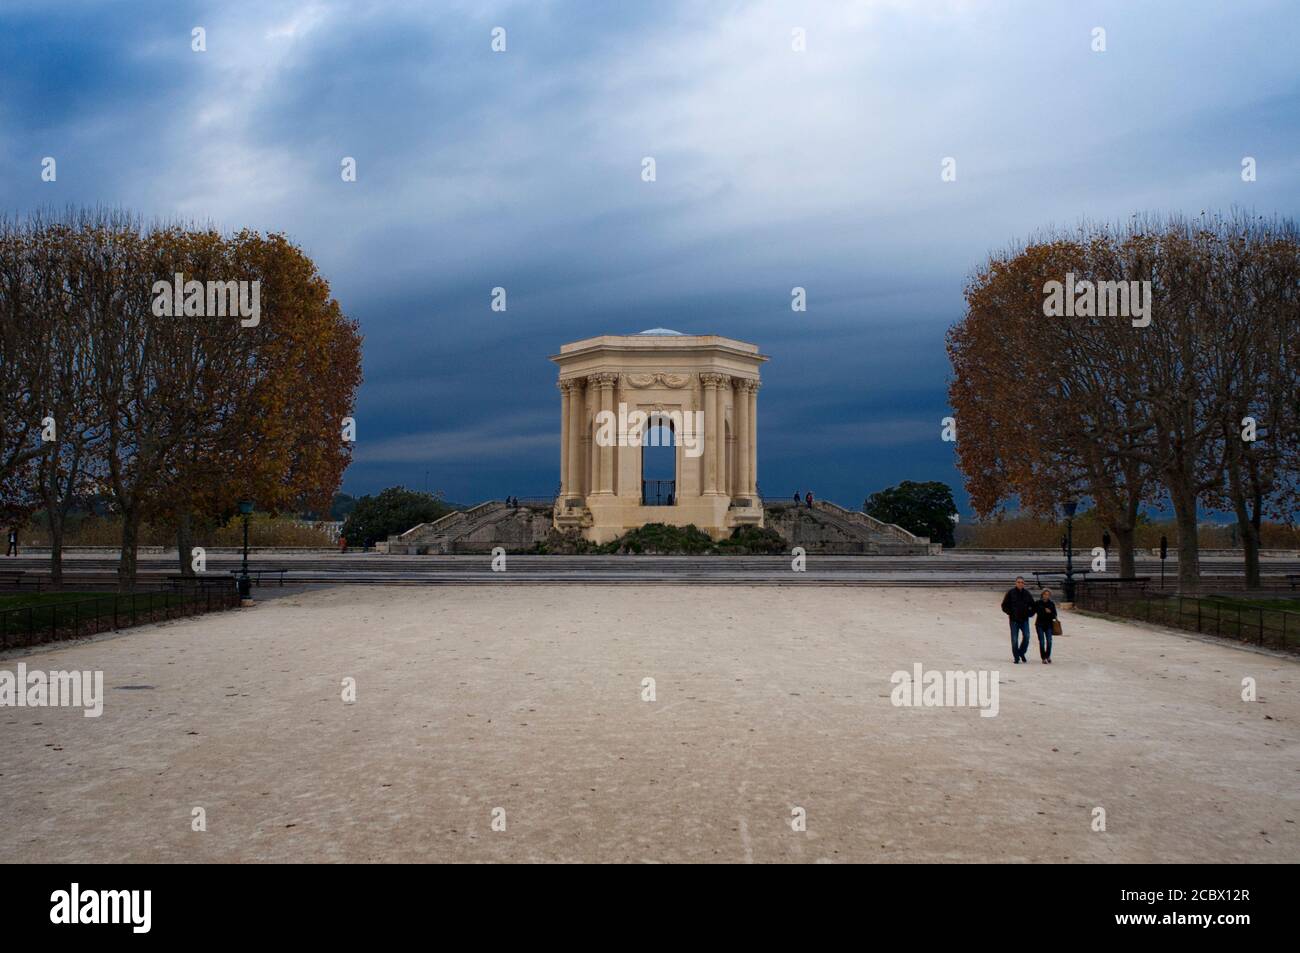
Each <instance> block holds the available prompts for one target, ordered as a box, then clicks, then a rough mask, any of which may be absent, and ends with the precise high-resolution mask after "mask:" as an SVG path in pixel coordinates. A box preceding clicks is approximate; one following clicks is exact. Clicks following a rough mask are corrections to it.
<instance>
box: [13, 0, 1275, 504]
mask: <svg viewBox="0 0 1300 953" xmlns="http://www.w3.org/2000/svg"><path fill="white" fill-rule="evenodd" d="M498 26H499V27H503V28H504V29H505V31H506V51H505V52H503V53H495V52H493V51H492V48H491V42H492V37H491V31H492V30H493V28H494V27H498ZM195 27H202V28H203V29H204V30H205V31H206V45H207V50H206V52H195V51H193V50H192V49H191V46H192V30H193V29H194V28H195ZM796 27H801V28H803V29H804V30H805V31H806V38H807V39H806V51H805V52H796V51H794V50H793V49H792V30H793V29H794V28H796ZM1095 27H1102V28H1104V29H1105V31H1106V32H1105V44H1106V50H1105V52H1093V50H1092V45H1093V42H1094V41H1093V29H1094V28H1095ZM1297 50H1300V8H1298V7H1297V5H1296V3H1295V2H1294V0H1278V2H1266V0H1261V2H1249V0H1233V2H1231V3H1228V2H1223V3H1212V2H1197V0H1170V2H1135V0H1123V2H1114V3H1085V2H1076V0H1068V2H1067V0H1060V2H1051V0H1026V2H1023V3H997V2H992V0H988V2H957V0H953V2H944V0H925V2H923V0H915V2H906V0H877V2H861V3H849V2H828V3H806V2H797V3H796V2H790V3H742V2H713V3H711V2H706V0H696V2H689V3H652V2H645V3H635V4H634V3H596V2H590V3H584V4H578V3H548V2H541V0H529V2H520V3H491V2H477V0H476V2H468V0H467V2H463V3H443V2H437V0H421V2H412V3H379V2H341V0H339V2H336V0H331V2H328V3H282V2H276V0H257V2H235V0H223V2H212V3H192V2H185V0H167V2H159V3H139V2H132V3H78V2H72V0H60V2H58V3H52V2H49V0H42V2H40V3H25V2H21V0H4V2H3V3H2V4H0V208H3V209H5V210H7V211H9V212H23V211H27V210H31V209H33V208H37V207H41V206H47V205H54V206H64V205H68V204H74V205H81V204H91V205H95V204H105V205H111V206H121V207H125V208H129V209H132V210H135V211H138V212H140V213H142V214H144V215H146V216H161V217H177V216H179V217H184V218H193V219H199V220H203V221H211V222H213V223H215V224H217V225H219V226H221V227H223V228H229V229H235V228H239V227H244V226H248V227H254V228H258V229H262V230H277V231H284V232H286V233H287V234H288V235H289V236H290V237H291V238H292V239H293V240H295V241H296V242H297V243H299V244H300V245H301V246H302V247H303V248H304V249H305V250H306V251H307V253H308V254H309V255H311V256H312V258H313V259H314V260H315V261H316V262H317V264H318V266H319V267H320V269H321V271H322V273H323V274H324V275H325V276H326V277H327V278H328V279H329V281H330V282H331V285H332V288H333V291H334V294H335V295H336V297H337V298H338V299H339V301H340V302H341V303H342V306H343V309H344V310H345V312H346V313H348V314H349V315H350V316H352V317H353V318H355V319H357V320H358V321H359V322H360V324H361V329H362V332H363V334H364V336H365V351H364V353H365V378H366V381H365V384H364V385H363V386H362V389H361V391H360V395H359V399H358V407H357V420H358V442H357V448H356V454H355V458H354V463H353V465H352V467H351V469H349V471H348V473H347V475H346V477H345V480H344V489H345V490H347V491H349V492H353V493H363V492H373V491H376V490H379V489H382V488H383V487H384V486H388V485H391V484H394V483H404V484H406V485H408V486H412V487H415V488H423V487H424V486H425V481H426V473H427V474H428V476H427V480H428V487H429V489H431V490H443V491H444V492H445V493H446V495H447V497H448V498H449V499H451V500H454V501H459V502H475V501H477V500H480V499H484V498H487V497H491V496H503V495H505V494H507V493H513V494H516V495H519V496H532V495H546V494H550V493H553V492H554V491H555V488H556V486H557V484H558V480H559V473H558V470H559V417H560V409H559V407H560V398H559V392H558V391H557V390H556V388H555V385H554V379H555V375H556V372H555V367H554V365H553V364H551V363H550V362H549V361H548V360H547V356H548V355H550V354H554V353H556V352H557V351H558V350H559V347H560V345H561V344H562V343H565V342H567V341H572V340H576V339H579V338H583V337H588V336H591V335H595V334H605V333H614V334H620V333H632V332H636V331H640V330H643V329H645V328H650V327H656V326H665V327H669V328H675V329H677V330H680V331H683V332H687V333H712V334H722V335H727V336H729V337H735V338H740V339H742V340H745V341H752V342H754V343H756V344H758V345H759V346H760V348H761V349H762V351H763V352H764V353H765V354H767V355H768V356H769V357H770V358H771V361H770V363H768V364H767V365H765V367H764V369H763V379H764V387H763V390H762V392H761V394H760V396H759V448H760V454H759V482H760V484H761V487H762V490H763V492H764V493H765V494H766V495H769V496H787V495H788V494H789V493H790V492H792V491H793V490H794V489H795V488H799V489H801V490H807V489H812V490H813V491H814V492H815V493H817V494H818V495H820V496H821V497H824V498H828V499H833V500H836V501H838V502H841V503H844V504H846V505H852V506H855V507H856V506H857V505H860V504H861V502H862V500H863V498H864V497H865V496H866V494H867V493H869V492H871V491H873V490H876V489H880V488H882V487H884V486H887V485H891V484H893V483H896V482H898V481H899V480H903V479H916V480H922V479H939V480H944V481H946V482H949V483H950V484H952V485H953V486H954V487H959V480H958V478H957V474H956V471H955V470H954V469H953V466H952V445H951V444H947V443H943V442H942V441H941V440H940V419H941V418H942V417H943V416H945V414H946V413H947V406H946V399H945V388H946V382H947V376H948V362H947V358H946V355H945V353H944V347H943V340H944V332H945V330H946V329H947V328H948V327H949V325H951V324H952V323H953V322H954V321H956V320H957V319H958V318H959V317H960V316H961V313H962V288H963V285H964V283H965V281H966V279H967V277H968V276H969V274H970V272H971V271H972V269H974V268H975V267H976V266H978V264H979V263H980V262H981V261H982V260H983V259H984V258H985V257H986V256H987V255H988V254H989V252H990V251H992V250H996V249H1001V248H1004V247H1005V246H1006V245H1008V244H1009V243H1010V242H1011V241H1013V240H1015V239H1018V238H1024V237H1025V236H1027V235H1030V234H1032V233H1034V232H1035V231H1037V230H1039V229H1041V228H1043V227H1046V226H1051V225H1058V226H1069V225H1073V224H1076V223H1078V222H1079V220H1080V219H1082V218H1085V217H1086V218H1089V219H1103V220H1105V219H1111V220H1119V219H1124V218H1127V217H1128V216H1129V215H1130V214H1132V213H1133V212H1135V211H1183V212H1187V213H1192V214H1199V212H1200V211H1201V210H1202V209H1214V210H1228V209H1230V208H1231V207H1232V206H1233V205H1239V206H1242V207H1244V208H1248V209H1255V210H1257V211H1260V212H1264V213H1269V214H1272V213H1280V214H1283V215H1289V216H1293V217H1296V216H1297V206H1298V205H1300V99H1298V98H1297V87H1298V86H1300V67H1298V66H1297V64H1298V63H1300V55H1298V54H1297ZM46 156H52V157H54V158H55V159H56V161H57V180H56V181H54V182H42V181H41V160H42V159H43V158H44V157H46ZM344 156H352V157H355V159H356V162H357V181H355V182H344V181H343V180H342V178H341V176H340V162H341V160H342V159H343V157H344ZM645 156H652V157H654V159H655V160H656V164H657V181H655V182H644V181H642V178H641V170H642V159H643V157H645ZM1243 156H1253V157H1255V159H1256V160H1257V164H1258V166H1257V167H1258V180H1257V181H1255V182H1252V183H1245V182H1243V181H1242V180H1241V175H1240V169H1241V160H1242V157H1243ZM945 157H953V158H955V159H956V170H957V178H956V181H954V182H944V181H941V176H940V171H941V162H942V160H943V159H944V158H945ZM796 285H798V286H802V287H805V288H806V289H807V292H808V311H807V312H806V313H793V312H792V311H791V310H790V289H791V288H792V287H794V286H796ZM495 286H503V287H505V288H506V289H507V293H508V311H506V312H505V313H494V312H492V311H491V310H490V309H489V302H490V294H491V289H492V288H493V287H495ZM959 499H960V500H961V501H962V505H963V510H964V509H965V502H964V501H965V494H964V493H959Z"/></svg>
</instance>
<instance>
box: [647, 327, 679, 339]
mask: <svg viewBox="0 0 1300 953" xmlns="http://www.w3.org/2000/svg"><path fill="white" fill-rule="evenodd" d="M639 333H640V334H658V335H661V336H662V335H668V334H674V335H676V336H677V337H685V335H683V334H682V332H681V331H674V330H672V329H671V328H651V329H650V330H649V331H641V332H639Z"/></svg>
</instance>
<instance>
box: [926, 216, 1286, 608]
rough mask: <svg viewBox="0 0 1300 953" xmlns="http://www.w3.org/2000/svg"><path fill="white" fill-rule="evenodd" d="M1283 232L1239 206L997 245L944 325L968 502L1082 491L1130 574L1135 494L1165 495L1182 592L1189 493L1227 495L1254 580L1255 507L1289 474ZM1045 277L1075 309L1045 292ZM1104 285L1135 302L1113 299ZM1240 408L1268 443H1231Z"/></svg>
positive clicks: (1188, 548)
mask: <svg viewBox="0 0 1300 953" xmlns="http://www.w3.org/2000/svg"><path fill="white" fill-rule="evenodd" d="M1297 247H1298V246H1297V243H1296V240H1295V234H1294V230H1293V228H1292V226H1290V225H1289V224H1287V223H1281V224H1279V223H1261V222H1259V221H1251V220H1249V219H1245V218H1243V217H1240V216H1238V217H1234V218H1232V219H1228V220H1224V219H1206V220H1202V221H1197V222H1188V221H1185V220H1181V219H1176V218H1173V219H1167V220H1162V221H1156V220H1144V221H1139V220H1135V221H1134V222H1133V223H1131V224H1130V225H1129V226H1127V227H1126V228H1123V229H1105V228H1095V229H1081V230H1080V232H1079V233H1078V234H1073V235H1068V236H1065V235H1057V236H1047V237H1045V238H1043V239H1040V240H1038V241H1035V242H1032V243H1029V244H1027V245H1025V246H1024V247H1022V248H1017V249H1013V250H1012V251H1010V252H1008V253H1006V254H1003V255H997V256H994V257H993V258H992V259H991V260H990V261H989V263H988V264H987V265H986V266H985V267H984V268H982V269H981V270H980V272H979V273H978V274H977V275H976V276H975V277H974V278H973V279H972V281H971V283H970V285H969V287H968V289H967V314H966V317H965V318H964V320H963V321H962V322H961V323H959V324H958V325H957V326H956V327H954V328H953V329H952V330H951V332H950V334H949V354H950V357H951V358H952V363H953V371H954V377H953V381H952V384H951V386H950V389H949V393H950V398H951V400H952V402H953V407H954V409H955V410H956V411H957V417H958V433H959V440H958V467H959V469H961V471H962V473H963V475H964V476H965V478H966V481H967V486H968V489H969V490H970V492H971V496H972V500H973V502H974V503H975V506H976V509H977V512H980V513H987V512H991V511H992V510H994V509H996V508H997V507H999V506H1001V505H1003V504H1004V503H1005V502H1006V501H1007V500H1008V499H1011V498H1013V497H1017V498H1019V499H1020V501H1021V503H1022V505H1026V506H1027V508H1029V509H1031V510H1035V509H1036V510H1040V511H1043V510H1046V509H1048V508H1049V507H1050V501H1051V500H1053V499H1061V498H1063V497H1065V496H1074V495H1086V496H1088V497H1090V498H1091V499H1092V500H1093V503H1094V505H1095V506H1096V508H1097V509H1098V511H1099V515H1100V516H1101V517H1102V519H1103V521H1104V522H1105V523H1106V524H1107V525H1108V526H1110V527H1111V528H1112V530H1113V531H1114V532H1115V534H1116V537H1117V541H1118V543H1119V549H1120V562H1121V573H1122V574H1123V575H1131V574H1132V566H1133V559H1132V543H1131V541H1132V530H1133V528H1134V527H1135V526H1136V522H1137V517H1138V514H1139V513H1140V508H1141V506H1142V505H1144V504H1146V503H1149V502H1151V501H1152V500H1153V499H1154V498H1156V497H1158V496H1163V497H1166V498H1167V499H1168V500H1169V502H1170V503H1171V504H1172V507H1173V510H1174V515H1175V520H1176V523H1177V526H1178V541H1177V545H1178V555H1179V584H1180V586H1181V587H1184V588H1188V589H1191V588H1194V587H1195V586H1196V585H1197V583H1198V580H1199V565H1198V564H1199V550H1198V544H1197V524H1198V516H1199V510H1200V507H1201V506H1202V505H1203V504H1207V503H1208V504H1211V505H1213V504H1214V503H1215V502H1216V501H1218V500H1222V499H1225V498H1226V499H1229V500H1231V501H1232V504H1233V506H1234V509H1236V510H1237V513H1238V519H1239V521H1242V523H1243V525H1242V531H1243V537H1245V536H1246V535H1248V534H1251V533H1252V532H1253V537H1254V540H1255V541H1256V542H1255V546H1254V552H1255V554H1256V555H1255V557H1253V559H1254V563H1255V565H1256V571H1255V572H1254V573H1253V577H1254V579H1255V580H1257V579H1258V573H1257V541H1258V535H1259V521H1260V514H1261V512H1262V511H1263V508H1264V507H1265V506H1266V505H1267V504H1266V501H1270V500H1271V501H1274V503H1275V504H1276V507H1278V508H1281V507H1285V506H1286V502H1285V501H1286V499H1288V497H1287V493H1286V491H1285V488H1286V487H1287V486H1293V485H1294V473H1295V470H1294V454H1293V453H1290V452H1289V450H1290V449H1291V448H1293V447H1294V443H1295V441H1294V439H1292V438H1289V437H1288V434H1292V435H1293V434H1294V432H1295V431H1294V429H1293V425H1292V424H1291V423H1290V422H1289V421H1290V420H1291V416H1292V415H1289V414H1288V413H1287V412H1286V411H1287V408H1288V407H1291V406H1294V403H1295V399H1296V397H1295V395H1296V390H1295V378H1294V374H1295V371H1294V365H1293V364H1288V363H1287V362H1288V361H1290V360H1292V359H1293V356H1294V351H1295V348H1294V347H1293V346H1290V345H1289V344H1288V343H1287V342H1290V341H1292V340H1293V339H1294V338H1295V337H1296V331H1297V329H1298V327H1300V320H1298V319H1297V312H1296V307H1295V295H1296V282H1295V265H1294V262H1295V255H1296V249H1297ZM1053 283H1055V287H1056V288H1060V287H1062V286H1063V285H1068V286H1069V288H1070V291H1069V292H1067V293H1068V294H1070V295H1071V296H1073V295H1074V294H1075V293H1076V292H1077V293H1078V295H1079V297H1078V299H1077V304H1078V307H1077V308H1076V307H1074V306H1073V305H1074V304H1075V303H1076V302H1075V299H1074V298H1073V297H1071V308H1070V309H1069V313H1065V312H1062V311H1061V310H1060V309H1055V308H1052V307H1049V306H1048V303H1047V302H1048V296H1049V288H1052V286H1053ZM1103 288H1105V289H1107V290H1106V294H1107V296H1108V299H1109V300H1108V304H1109V305H1110V307H1107V308H1101V307H1098V306H1097V305H1098V302H1101V301H1102V300H1103V298H1102V290H1103ZM1147 289H1149V293H1148V292H1147ZM1120 292H1123V293H1124V296H1123V298H1121V297H1120ZM1089 295H1090V296H1091V298H1090V300H1089ZM1117 300H1119V301H1123V302H1124V303H1126V304H1129V305H1134V306H1133V307H1129V308H1124V309H1121V313H1116V310H1115V308H1114V304H1115V303H1116V301H1117ZM1140 312H1141V313H1140ZM1252 408H1255V409H1257V410H1258V412H1259V413H1260V414H1262V415H1263V417H1264V418H1266V419H1267V420H1268V421H1269V430H1268V436H1267V442H1266V443H1264V444H1260V445H1258V446H1256V447H1253V448H1243V447H1241V446H1240V445H1239V444H1240V443H1241V438H1240V434H1239V429H1240V427H1241V424H1242V418H1243V417H1244V416H1249V413H1248V411H1249V410H1250V409H1252ZM1225 474H1226V476H1225ZM1290 499H1291V500H1292V504H1293V502H1294V497H1293V496H1292V497H1290ZM1252 524H1253V530H1252V528H1251V527H1252ZM1251 564H1252V556H1251V550H1249V549H1248V550H1247V566H1248V574H1249V573H1250V572H1251V571H1250V566H1251Z"/></svg>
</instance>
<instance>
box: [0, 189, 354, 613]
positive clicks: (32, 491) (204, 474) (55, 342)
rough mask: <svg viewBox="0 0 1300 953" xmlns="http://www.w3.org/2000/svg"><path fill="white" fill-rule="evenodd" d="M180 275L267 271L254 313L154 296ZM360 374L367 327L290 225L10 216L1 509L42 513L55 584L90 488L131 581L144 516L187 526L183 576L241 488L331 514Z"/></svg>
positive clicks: (1, 274)
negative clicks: (163, 302) (199, 525)
mask: <svg viewBox="0 0 1300 953" xmlns="http://www.w3.org/2000/svg"><path fill="white" fill-rule="evenodd" d="M177 274H181V275H183V279H184V281H185V282H190V281H197V282H199V283H200V286H201V287H205V288H206V287H207V286H208V282H219V283H221V286H225V285H226V284H227V283H229V282H248V283H249V285H250V286H251V284H252V282H257V283H258V285H257V287H258V288H259V289H260V293H259V296H258V301H259V310H260V313H259V314H258V318H257V320H256V323H254V322H252V321H244V320H241V319H240V316H239V315H238V314H230V313H228V312H227V311H226V310H225V309H224V308H223V309H222V310H220V311H218V312H217V313H216V314H214V313H213V310H212V309H211V307H208V306H209V305H211V297H210V296H207V297H206V300H204V301H203V302H202V304H200V298H199V297H192V301H193V303H194V304H195V305H196V307H193V308H182V309H174V308H171V307H166V308H160V307H158V306H157V302H158V301H159V300H160V296H159V293H158V291H157V288H161V287H162V285H163V284H166V285H167V286H171V285H172V284H173V280H174V276H175V275H177ZM232 310H233V309H232ZM174 311H175V312H176V313H175V314H173V312H174ZM185 311H189V312H190V313H189V314H188V315H187V314H185V313H184V312H185ZM196 311H199V312H201V313H197V314H196V313H195V312H196ZM360 381H361V338H360V334H359V332H358V330H357V327H356V325H355V324H354V323H353V322H352V321H350V320H349V319H348V318H346V317H345V316H344V315H343V313H342V312H341V310H340V308H339V305H338V302H336V301H335V300H334V299H333V298H332V297H331V296H330V291H329V285H328V284H327V282H326V281H325V279H324V278H323V277H321V275H320V274H319V273H318V271H317V269H316V266H315V265H314V264H313V263H312V261H311V260H310V259H309V258H308V257H307V256H306V255H305V254H304V253H303V252H302V250H301V249H299V248H297V247H296V246H294V245H293V244H292V243H290V242H289V241H288V240H287V239H286V238H285V237H284V236H283V235H279V234H268V235H264V234H259V233H257V232H254V231H241V232H238V233H236V234H233V235H226V234H222V233H220V232H218V231H217V230H214V229H211V228H196V227H188V226H182V225H175V224H161V225H152V226H145V225H144V224H142V223H141V222H140V221H139V220H138V219H136V218H134V217H132V216H129V215H126V214H123V213H118V212H104V211H96V212H85V211H82V212H73V213H70V214H68V215H66V216H60V217H43V216H33V217H28V218H25V219H21V220H5V221H0V404H2V405H3V408H4V410H3V422H2V423H3V426H2V427H0V507H2V508H3V511H4V515H5V516H6V517H7V519H8V521H10V522H14V521H18V520H20V519H21V518H23V516H24V515H25V514H27V513H30V512H31V511H32V510H35V509H43V510H44V511H45V514H46V516H47V519H48V523H49V529H50V535H51V540H52V544H53V554H52V564H51V570H52V573H53V576H54V580H55V583H56V585H57V584H58V582H59V581H60V580H61V578H62V551H61V544H62V532H63V526H64V521H65V519H66V517H67V514H68V512H69V511H70V509H71V508H72V507H73V506H74V504H76V502H77V501H78V500H81V499H84V498H86V497H87V496H90V495H93V494H103V495H105V496H107V497H108V498H109V499H110V500H111V501H112V505H113V509H114V510H115V511H116V512H117V513H118V514H119V515H120V516H121V518H122V527H123V529H122V546H121V550H122V552H121V562H120V564H119V585H120V586H121V587H122V588H123V589H130V588H132V587H133V586H134V584H135V577H136V549H137V535H138V531H139V527H140V525H141V523H142V521H145V520H148V521H150V522H154V523H160V522H165V523H170V524H171V525H174V526H175V527H176V530H177V542H178V550H179V553H180V563H181V571H182V572H188V571H190V559H189V553H190V545H189V539H190V533H191V532H192V528H193V527H194V525H195V524H196V522H200V521H202V522H211V523H220V522H222V521H224V520H225V519H226V518H228V517H229V515H230V514H231V513H232V512H234V510H235V509H236V507H237V502H238V501H239V500H241V499H252V500H255V501H256V502H257V505H258V507H259V509H263V510H267V511H271V512H275V511H277V510H294V511H297V510H300V509H303V508H319V509H321V510H324V509H327V508H328V507H329V505H330V501H331V497H332V495H333V493H334V492H335V491H336V490H337V489H338V487H339V484H340V482H341V479H342V474H343V470H344V469H345V468H346V466H347V465H348V462H349V460H350V458H351V444H350V443H349V442H348V441H347V440H345V439H344V437H345V434H344V418H345V417H347V416H348V415H349V414H350V413H351V410H352V405H353V400H354V396H355V393H356V389H357V387H358V386H359V385H360Z"/></svg>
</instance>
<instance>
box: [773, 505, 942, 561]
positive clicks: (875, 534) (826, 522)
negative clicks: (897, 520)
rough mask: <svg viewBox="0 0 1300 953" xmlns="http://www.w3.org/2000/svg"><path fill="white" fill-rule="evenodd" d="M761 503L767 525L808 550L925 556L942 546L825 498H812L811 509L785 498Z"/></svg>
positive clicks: (844, 553)
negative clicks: (815, 499)
mask: <svg viewBox="0 0 1300 953" xmlns="http://www.w3.org/2000/svg"><path fill="white" fill-rule="evenodd" d="M763 506H764V510H765V514H764V516H765V522H766V525H767V526H770V527H771V528H772V529H774V530H776V531H777V532H778V533H780V534H781V535H782V536H784V537H785V538H786V540H787V541H788V542H789V543H790V545H791V546H802V547H803V548H804V549H805V550H807V551H808V552H810V553H835V554H841V555H858V554H862V555H875V556H924V555H928V554H930V553H937V552H939V551H940V550H941V548H942V547H940V546H937V545H934V544H931V543H930V541H929V540H928V539H926V538H925V537H924V536H914V535H912V534H911V533H909V532H908V531H907V530H905V529H903V528H902V527H901V526H895V525H894V524H893V523H882V522H881V521H880V520H878V519H875V518H874V517H871V516H868V515H867V514H866V513H860V512H854V511H853V510H849V509H845V508H844V507H842V506H839V505H838V504H836V503H830V502H827V501H824V500H818V501H816V502H814V503H813V507H812V509H808V508H807V507H806V506H803V505H802V504H801V505H799V506H795V505H794V503H792V502H784V501H771V502H769V501H764V504H763Z"/></svg>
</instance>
